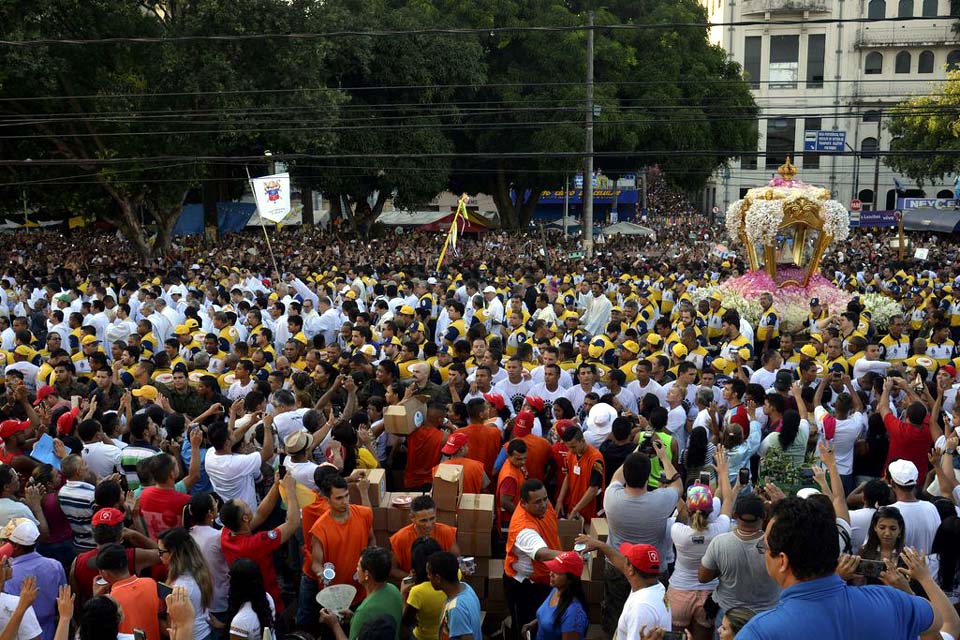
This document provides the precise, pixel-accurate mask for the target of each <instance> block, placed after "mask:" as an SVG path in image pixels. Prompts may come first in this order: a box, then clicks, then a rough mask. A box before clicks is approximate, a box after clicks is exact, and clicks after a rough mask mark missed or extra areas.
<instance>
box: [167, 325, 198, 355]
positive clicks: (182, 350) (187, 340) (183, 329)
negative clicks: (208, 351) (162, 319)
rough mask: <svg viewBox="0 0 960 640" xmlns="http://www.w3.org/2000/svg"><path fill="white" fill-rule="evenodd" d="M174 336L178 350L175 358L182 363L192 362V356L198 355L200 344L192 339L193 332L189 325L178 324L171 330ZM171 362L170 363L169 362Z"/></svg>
mask: <svg viewBox="0 0 960 640" xmlns="http://www.w3.org/2000/svg"><path fill="white" fill-rule="evenodd" d="M173 334H174V335H175V336H176V339H177V344H178V349H177V356H178V357H179V358H180V359H181V360H184V361H187V362H189V361H190V360H193V356H195V355H197V354H198V353H200V349H201V347H200V343H199V342H197V341H196V339H195V338H194V337H193V331H192V330H191V329H190V327H189V325H186V324H180V325H177V327H176V329H174V330H173ZM171 362H172V361H171Z"/></svg>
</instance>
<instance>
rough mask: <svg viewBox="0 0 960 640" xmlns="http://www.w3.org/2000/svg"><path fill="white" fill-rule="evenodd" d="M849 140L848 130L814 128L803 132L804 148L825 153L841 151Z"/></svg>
mask: <svg viewBox="0 0 960 640" xmlns="http://www.w3.org/2000/svg"><path fill="white" fill-rule="evenodd" d="M846 142H847V132H846V131H834V130H832V129H828V130H814V131H804V132H803V150H804V151H820V152H823V153H829V152H834V153H836V152H840V151H843V147H844V145H845V144H846Z"/></svg>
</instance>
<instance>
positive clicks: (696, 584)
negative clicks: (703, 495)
mask: <svg viewBox="0 0 960 640" xmlns="http://www.w3.org/2000/svg"><path fill="white" fill-rule="evenodd" d="M729 532H730V516H725V515H721V516H718V517H717V519H716V520H715V521H713V522H711V523H710V524H708V525H707V530H706V531H695V530H694V529H693V527H691V526H690V525H688V524H684V523H682V522H674V523H673V526H671V527H670V539H671V540H673V544H674V545H675V546H676V549H677V557H676V565H675V566H674V570H673V575H671V576H670V586H671V587H672V588H674V589H680V590H683V591H713V590H714V589H716V588H717V584H719V581H718V580H711V581H710V582H700V580H698V579H697V574H698V572H699V570H700V561H701V560H702V559H703V555H704V554H705V553H706V552H707V546H709V544H710V541H711V540H713V539H714V538H716V537H717V536H718V535H720V534H721V533H729Z"/></svg>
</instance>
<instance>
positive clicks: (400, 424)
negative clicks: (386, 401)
mask: <svg viewBox="0 0 960 640" xmlns="http://www.w3.org/2000/svg"><path fill="white" fill-rule="evenodd" d="M426 417H427V405H425V404H424V403H423V402H421V401H420V400H419V399H417V398H413V399H412V400H408V401H407V402H404V403H403V404H395V405H391V406H389V407H387V408H386V409H384V411H383V427H384V429H386V430H387V432H388V433H392V434H395V435H398V436H408V435H410V434H411V433H413V432H414V431H416V430H417V428H418V427H419V426H420V425H422V424H423V421H424V420H425V419H426Z"/></svg>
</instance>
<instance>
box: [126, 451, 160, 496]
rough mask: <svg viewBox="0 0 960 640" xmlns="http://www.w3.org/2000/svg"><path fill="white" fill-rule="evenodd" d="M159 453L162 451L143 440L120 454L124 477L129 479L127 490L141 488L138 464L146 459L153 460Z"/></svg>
mask: <svg viewBox="0 0 960 640" xmlns="http://www.w3.org/2000/svg"><path fill="white" fill-rule="evenodd" d="M158 453H160V449H158V448H157V447H154V446H153V445H151V444H148V443H146V442H144V441H142V440H141V441H139V442H135V443H133V444H131V445H130V446H129V447H126V448H125V449H124V450H123V451H122V452H121V453H120V468H121V469H123V475H125V476H126V477H127V489H129V490H130V491H135V490H136V489H138V488H139V487H140V476H139V475H137V463H139V462H140V461H141V460H143V459H144V458H152V457H153V456H155V455H157V454H158Z"/></svg>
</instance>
